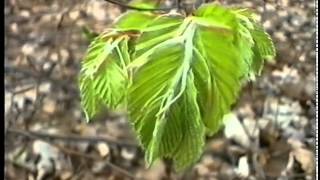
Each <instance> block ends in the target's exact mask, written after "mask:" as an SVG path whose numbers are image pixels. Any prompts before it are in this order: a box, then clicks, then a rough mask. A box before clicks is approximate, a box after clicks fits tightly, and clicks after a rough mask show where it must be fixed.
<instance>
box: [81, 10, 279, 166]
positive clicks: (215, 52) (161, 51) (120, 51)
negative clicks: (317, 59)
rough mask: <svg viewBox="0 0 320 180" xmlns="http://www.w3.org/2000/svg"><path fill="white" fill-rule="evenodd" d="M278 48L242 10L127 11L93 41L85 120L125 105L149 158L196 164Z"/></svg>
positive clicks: (85, 76) (86, 69) (84, 87)
mask: <svg viewBox="0 0 320 180" xmlns="http://www.w3.org/2000/svg"><path fill="white" fill-rule="evenodd" d="M274 56H275V49H274V47H273V43H272V41H271V39H270V37H269V35H268V34H267V33H266V32H265V31H264V30H263V29H262V28H261V26H260V25H259V24H258V23H257V22H256V20H255V19H254V14H252V13H251V12H249V11H247V10H242V9H227V8H224V7H221V6H218V5H213V4H208V5H204V6H202V7H200V8H199V9H198V10H196V11H195V12H194V15H193V16H188V17H184V16H182V15H178V14H162V15H156V14H151V13H142V12H135V11H132V12H128V13H126V14H124V15H123V16H121V17H120V18H119V19H118V20H117V21H116V23H115V24H114V27H113V28H112V29H111V30H109V31H108V32H105V33H103V34H101V35H100V36H98V37H97V38H96V39H95V40H94V41H93V42H92V43H91V45H90V47H89V50H88V52H87V55H86V57H85V59H84V61H83V63H82V71H81V74H80V90H81V98H82V105H83V107H84V110H85V112H86V114H87V118H88V120H89V119H90V118H92V117H94V116H95V115H96V114H98V113H99V111H101V107H104V106H106V107H108V108H111V109H117V107H118V106H119V105H124V106H125V107H126V108H127V110H128V115H129V117H128V118H129V121H130V122H131V124H132V126H133V128H134V130H135V132H136V134H137V136H138V139H139V141H140V143H141V145H142V147H143V148H144V149H145V151H146V161H147V162H148V164H149V165H150V164H152V163H153V162H154V161H155V160H156V159H158V158H169V159H172V160H173V162H174V165H175V168H176V169H177V170H182V169H185V168H186V167H188V166H190V165H191V164H193V163H195V162H196V161H197V160H198V159H199V157H200V155H201V153H202V151H203V148H204V144H205V142H204V140H205V136H206V135H213V134H214V133H215V132H216V131H217V130H219V128H220V126H221V124H222V119H223V116H224V115H225V114H227V113H228V112H229V111H230V108H231V105H232V104H234V103H235V101H236V100H237V98H238V94H239V91H240V89H241V87H242V85H243V84H244V83H245V82H246V81H248V80H250V79H253V78H254V76H255V75H258V74H260V72H261V70H262V65H263V61H264V59H272V58H273V57H274Z"/></svg>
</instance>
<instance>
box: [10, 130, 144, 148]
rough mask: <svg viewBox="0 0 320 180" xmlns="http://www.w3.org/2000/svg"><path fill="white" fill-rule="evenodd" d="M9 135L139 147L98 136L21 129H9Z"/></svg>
mask: <svg viewBox="0 0 320 180" xmlns="http://www.w3.org/2000/svg"><path fill="white" fill-rule="evenodd" d="M7 132H8V133H12V134H16V135H20V136H25V137H29V138H32V139H52V140H60V141H69V142H70V141H73V142H91V143H98V142H106V143H109V144H113V145H120V146H126V147H137V146H138V145H137V144H135V143H130V142H126V141H123V140H115V139H111V138H106V137H98V136H79V135H71V134H70V135H58V134H48V133H42V132H35V131H24V130H20V129H12V128H9V129H7Z"/></svg>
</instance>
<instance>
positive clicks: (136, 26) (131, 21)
mask: <svg viewBox="0 0 320 180" xmlns="http://www.w3.org/2000/svg"><path fill="white" fill-rule="evenodd" d="M156 17H157V15H154V14H151V13H149V12H138V11H128V12H126V13H124V14H123V15H121V16H120V17H119V19H118V20H117V21H116V22H115V24H114V28H116V29H118V30H121V31H130V30H131V31H132V30H135V31H141V30H142V29H143V28H144V27H146V26H147V25H148V24H149V23H151V22H152V21H153V20H154V19H155V18H156Z"/></svg>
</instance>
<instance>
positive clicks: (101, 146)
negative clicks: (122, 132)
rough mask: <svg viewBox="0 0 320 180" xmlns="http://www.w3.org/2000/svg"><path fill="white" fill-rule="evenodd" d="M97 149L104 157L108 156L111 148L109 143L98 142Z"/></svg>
mask: <svg viewBox="0 0 320 180" xmlns="http://www.w3.org/2000/svg"><path fill="white" fill-rule="evenodd" d="M97 149H98V151H99V154H100V156H102V157H106V156H107V155H109V153H110V148H109V146H108V144H107V143H98V144H97Z"/></svg>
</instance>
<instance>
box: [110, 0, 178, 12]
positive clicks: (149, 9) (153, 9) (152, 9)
mask: <svg viewBox="0 0 320 180" xmlns="http://www.w3.org/2000/svg"><path fill="white" fill-rule="evenodd" d="M104 1H106V2H109V3H112V4H115V5H118V6H121V7H123V8H126V9H132V10H137V11H169V10H172V9H173V8H171V7H170V8H142V7H136V6H131V5H128V4H124V3H121V2H119V1H118V0H104Z"/></svg>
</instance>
